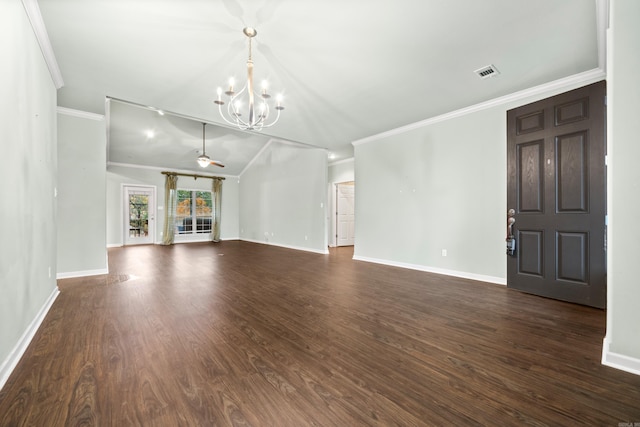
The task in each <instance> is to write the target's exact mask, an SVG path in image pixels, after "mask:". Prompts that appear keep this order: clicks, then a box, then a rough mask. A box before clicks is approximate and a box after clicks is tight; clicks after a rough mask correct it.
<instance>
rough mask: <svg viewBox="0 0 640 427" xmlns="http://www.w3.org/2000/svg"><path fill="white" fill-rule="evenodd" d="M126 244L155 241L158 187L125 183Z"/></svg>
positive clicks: (124, 231) (124, 230) (124, 223)
mask: <svg viewBox="0 0 640 427" xmlns="http://www.w3.org/2000/svg"><path fill="white" fill-rule="evenodd" d="M122 193H123V195H124V203H123V207H124V222H123V225H124V227H123V228H124V229H123V234H124V244H125V245H142V244H151V243H154V242H155V230H156V224H155V217H156V215H155V212H156V203H155V199H156V188H155V187H144V186H139V185H124V186H123V191H122Z"/></svg>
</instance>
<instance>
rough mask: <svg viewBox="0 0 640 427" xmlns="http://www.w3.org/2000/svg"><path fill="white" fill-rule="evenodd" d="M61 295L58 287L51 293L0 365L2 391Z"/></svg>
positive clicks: (0, 387)
mask: <svg viewBox="0 0 640 427" xmlns="http://www.w3.org/2000/svg"><path fill="white" fill-rule="evenodd" d="M59 294H60V290H59V289H58V287H57V286H56V288H55V289H54V290H53V292H51V295H49V298H47V300H46V301H45V303H44V305H43V306H42V308H40V311H39V312H38V314H37V315H36V317H35V318H34V319H33V320H32V321H31V324H30V325H29V326H28V327H27V329H26V330H25V331H24V333H23V334H22V336H21V337H20V339H19V340H18V342H17V343H16V345H15V347H14V348H13V350H11V352H10V353H9V355H8V356H7V358H6V359H5V360H3V361H2V364H1V365H0V390H2V387H4V385H5V384H6V382H7V380H8V379H9V376H10V375H11V373H12V372H13V370H14V369H15V368H16V366H17V365H18V362H19V361H20V359H21V358H22V355H23V354H24V352H25V351H27V347H29V344H30V343H31V340H33V337H34V336H35V335H36V332H37V331H38V328H39V327H40V325H41V324H42V321H43V320H44V318H45V316H46V315H47V313H48V312H49V309H50V308H51V306H52V305H53V302H54V301H55V300H56V298H57V297H58V295H59Z"/></svg>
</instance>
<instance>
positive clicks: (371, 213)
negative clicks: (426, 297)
mask: <svg viewBox="0 0 640 427" xmlns="http://www.w3.org/2000/svg"><path fill="white" fill-rule="evenodd" d="M588 83H593V81H592V80H588V81H584V82H580V83H576V82H574V81H571V82H567V84H566V85H564V86H562V87H556V88H554V89H553V90H552V91H541V93H536V94H535V95H534V94H533V93H535V91H532V92H531V93H532V95H528V96H524V97H523V98H521V99H518V100H516V101H513V100H508V101H506V102H504V103H501V104H499V105H496V106H491V105H489V106H488V108H483V109H476V110H474V112H470V113H468V114H463V115H458V116H456V115H452V116H451V117H444V118H443V119H442V120H437V119H434V120H432V121H429V122H425V123H424V125H423V126H420V127H418V126H414V127H411V128H407V129H404V130H402V131H397V132H390V133H387V134H385V135H381V136H380V137H379V138H377V139H368V140H367V141H363V142H361V143H358V142H356V143H355V159H356V163H355V177H356V179H355V181H356V246H355V255H354V257H355V258H356V259H362V260H369V261H373V262H381V263H386V264H391V265H400V266H405V267H409V268H416V269H419V270H426V271H435V272H441V273H445V274H451V275H454V276H460V277H469V278H474V279H480V280H485V281H489V282H494V283H500V284H505V283H506V260H505V248H504V246H505V242H504V239H505V221H506V211H507V205H506V186H507V182H506V176H507V171H506V111H507V110H509V109H511V108H513V107H515V106H518V105H524V104H527V103H530V102H533V101H536V100H539V99H542V98H545V97H549V96H552V95H555V94H557V93H560V92H565V91H568V90H571V89H575V88H576V87H577V86H582V85H585V84H588ZM523 95H526V94H523ZM492 105H493V104H492ZM443 250H446V251H447V256H443V254H442V251H443Z"/></svg>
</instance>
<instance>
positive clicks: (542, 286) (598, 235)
mask: <svg viewBox="0 0 640 427" xmlns="http://www.w3.org/2000/svg"><path fill="white" fill-rule="evenodd" d="M605 172H606V170H605V83H604V82H599V83H595V84H592V85H589V86H585V87H583V88H580V89H576V90H573V91H571V92H567V93H564V94H561V95H557V96H554V97H552V98H547V99H544V100H542V101H538V102H535V103H532V104H528V105H525V106H522V107H519V108H515V109H513V110H509V111H508V112H507V173H508V182H507V209H513V211H512V215H513V218H514V219H515V223H514V224H513V226H512V231H513V236H514V237H515V239H516V249H515V252H514V254H513V255H507V286H508V287H510V288H514V289H518V290H521V291H524V292H529V293H532V294H536V295H541V296H545V297H550V298H555V299H559V300H564V301H570V302H575V303H579V304H584V305H590V306H593V307H600V308H604V307H605V305H606V248H605V243H606V239H605V213H606V193H605V188H606V185H605ZM506 224H507V213H506V212H505V226H506Z"/></svg>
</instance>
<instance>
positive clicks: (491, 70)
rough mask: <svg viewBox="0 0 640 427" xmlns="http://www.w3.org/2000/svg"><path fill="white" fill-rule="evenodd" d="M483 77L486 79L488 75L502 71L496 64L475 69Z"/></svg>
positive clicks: (495, 74) (491, 75)
mask: <svg viewBox="0 0 640 427" xmlns="http://www.w3.org/2000/svg"><path fill="white" fill-rule="evenodd" d="M474 73H476V74H477V75H478V77H480V78H481V79H486V78H488V77H494V76H497V75H498V74H500V71H498V69H497V68H496V67H495V65H493V64H491V65H487V66H486V67H482V68H480V69H477V70H475V71H474Z"/></svg>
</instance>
